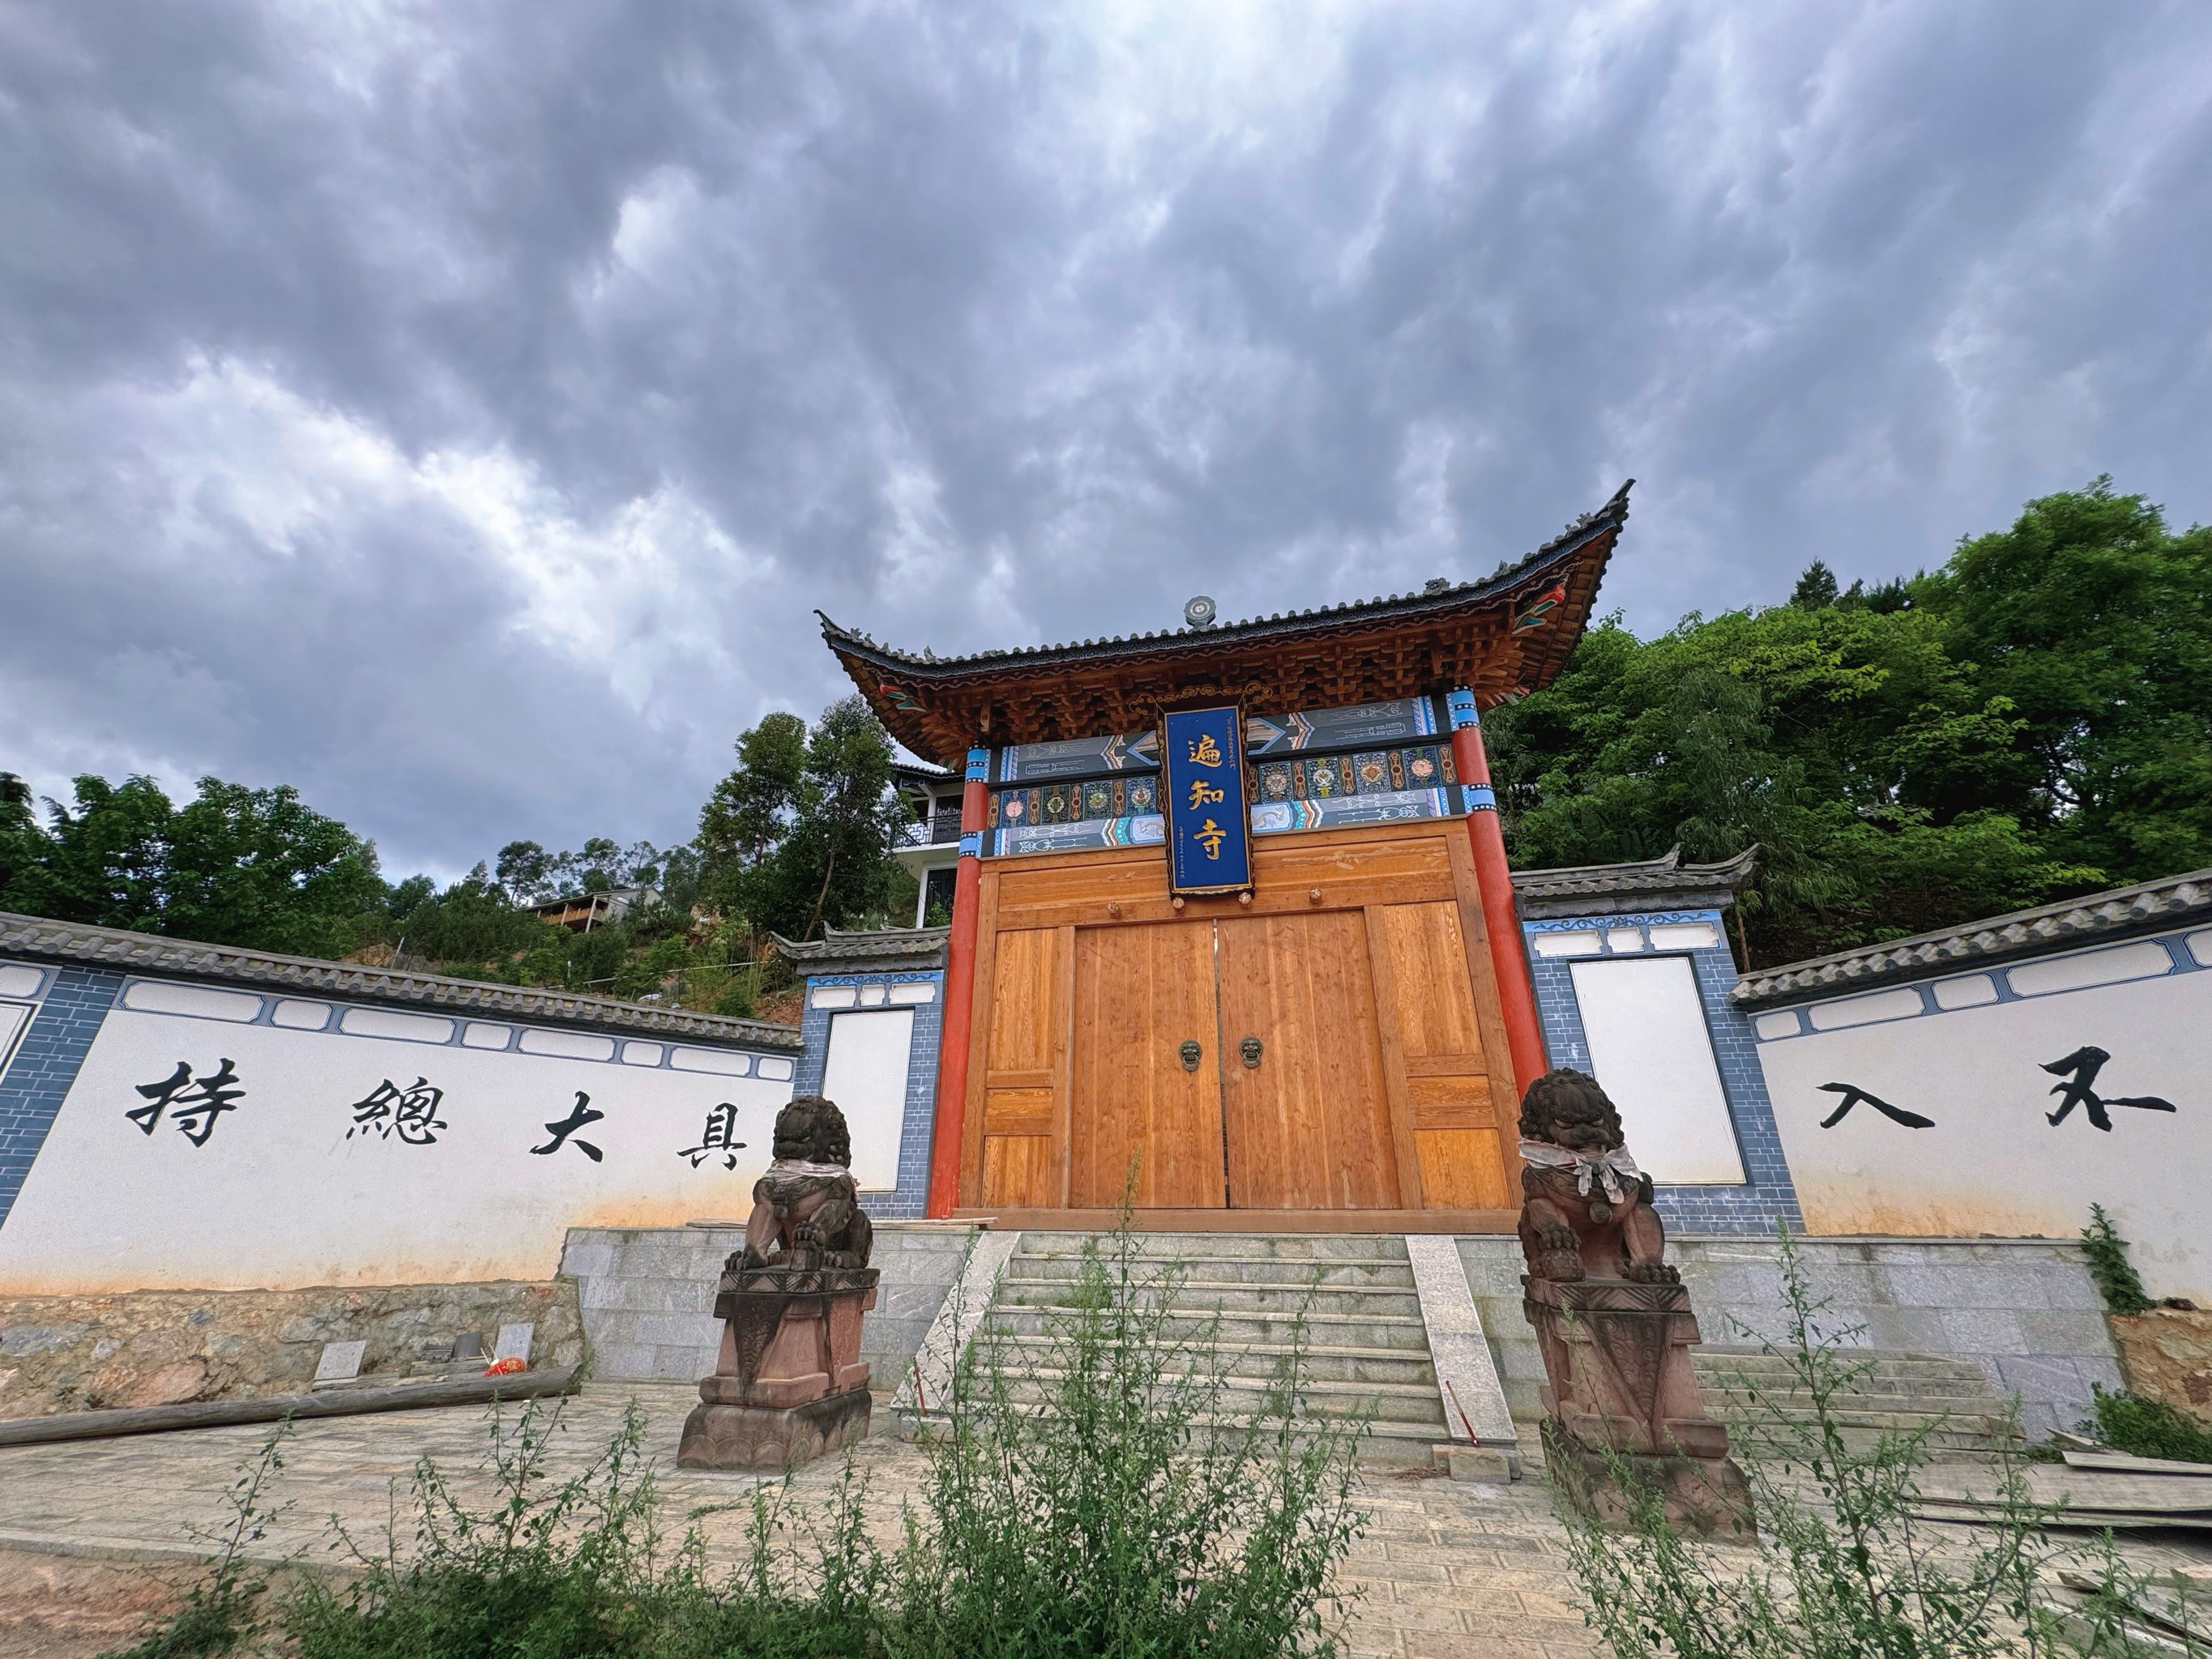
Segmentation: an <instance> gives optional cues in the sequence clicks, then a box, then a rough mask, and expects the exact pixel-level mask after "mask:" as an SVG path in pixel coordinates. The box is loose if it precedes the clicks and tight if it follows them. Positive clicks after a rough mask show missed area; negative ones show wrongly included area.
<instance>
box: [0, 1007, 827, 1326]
mask: <svg viewBox="0 0 2212 1659" xmlns="http://www.w3.org/2000/svg"><path fill="white" fill-rule="evenodd" d="M344 1012H345V1014H347V1015H353V1014H358V1013H362V1012H376V1013H386V1014H388V1013H390V1012H393V1011H388V1010H364V1009H361V1008H347V1009H345V1010H344ZM356 1024H357V1022H356V1021H353V1020H351V1019H344V1020H342V1021H341V1022H340V1029H336V1030H329V1031H307V1030H280V1029H277V1028H275V1027H273V1026H270V1025H255V1024H234V1023H229V1022H227V1021H222V1020H216V1019H209V1018H189V1017H181V1016H178V1015H172V1014H161V1013H153V1012H139V1011H137V1010H135V1009H130V1008H118V1009H117V1010H115V1011H114V1012H111V1013H110V1014H109V1015H108V1017H107V1019H106V1023H105V1024H103V1025H102V1026H101V1028H100V1034H99V1036H97V1037H96V1038H95V1039H94V1042H93V1045H92V1048H91V1050H90V1052H89V1053H88V1054H87V1055H86V1057H85V1061H84V1065H83V1067H82V1071H81V1072H80V1073H79V1074H78V1076H77V1079H76V1083H75V1084H74V1085H73V1086H72V1087H71V1088H70V1092H69V1095H68V1097H67V1098H66V1099H65V1100H64V1102H63V1104H62V1108H61V1110H60V1112H59V1113H58V1115H57V1116H56V1118H55V1121H54V1124H53V1127H52V1130H51V1131H50V1133H48V1135H47V1137H46V1142H45V1144H44V1146H42V1147H41V1148H40V1152H39V1154H38V1157H37V1158H36V1160H35V1161H34V1162H33V1164H32V1166H31V1170H30V1174H29V1176H27V1179H26V1180H25V1182H24V1185H23V1188H22V1191H21V1194H20V1195H19V1196H18V1197H17V1199H16V1200H15V1206H14V1207H13V1208H12V1209H11V1210H10V1211H9V1214H8V1217H7V1218H6V1220H5V1221H4V1222H0V1292H4V1293H13V1294H22V1295H36V1294H49V1293H82V1292H89V1291H106V1290H130V1289H152V1288H163V1287H177V1288H183V1287H191V1288H201V1289H243V1288H252V1287H266V1288H284V1287H291V1286H299V1285H345V1284H379V1283H400V1282H409V1283H436V1282H450V1281H458V1280H483V1279H546V1278H550V1276H551V1275H552V1273H554V1271H555V1268H556V1265H557V1263H558V1261H559V1259H560V1253H561V1245H562V1237H563V1235H564V1233H565V1232H566V1231H567V1230H568V1228H570V1227H571V1226H592V1225H599V1226H651V1225H671V1224H674V1225H681V1224H682V1223H683V1222H684V1221H687V1220H690V1219H692V1218H696V1217H703V1216H714V1215H743V1214H744V1213H745V1212H746V1211H747V1210H748V1209H749V1208H750V1193H751V1189H752V1183H753V1182H754V1181H755V1180H756V1179H757V1178H758V1176H759V1175H760V1173H761V1171H762V1170H763V1168H765V1166H766V1164H767V1161H768V1158H769V1140H770V1133H769V1131H770V1127H771V1125H772V1123H773V1121H774V1118H775V1112H776V1110H777V1109H778V1108H779V1107H781V1105H782V1104H783V1103H784V1102H785V1101H787V1100H788V1099H789V1098H790V1095H791V1085H790V1082H789V1078H790V1068H789V1062H788V1061H787V1060H781V1061H780V1063H778V1064H777V1065H776V1066H775V1069H776V1070H778V1071H780V1072H781V1073H783V1076H782V1078H781V1079H780V1080H773V1081H771V1080H769V1079H763V1078H759V1077H750V1078H738V1077H726V1076H715V1075H713V1074H711V1073H704V1072H684V1071H676V1070H673V1069H647V1068H643V1067H639V1066H625V1065H619V1064H607V1063H598V1062H593V1061H591V1060H580V1059H573V1058H567V1057H562V1056H560V1055H553V1054H526V1053H521V1052H516V1051H513V1050H504V1051H492V1050H485V1049H480V1048H463V1047H459V1046H452V1047H445V1048H435V1047H431V1046H428V1045H427V1044H425V1043H424V1042H421V1041H420V1040H419V1039H417V1040H412V1041H410V1040H408V1038H407V1037H406V1036H398V1035H396V1034H395V1035H393V1036H352V1035H347V1034H346V1030H348V1029H350V1028H353V1027H355V1026H356ZM393 1029H394V1030H395V1032H396V1030H397V1028H393ZM524 1029H525V1030H530V1029H532V1028H524ZM702 1052H703V1051H702ZM225 1060H228V1061H229V1062H230V1064H231V1067H232V1071H233V1073H234V1077H235V1079H236V1080H235V1082H233V1083H228V1084H227V1085H225V1088H224V1092H226V1093H228V1091H230V1090H237V1091H240V1093H239V1094H238V1095H237V1097H236V1098H235V1100H234V1102H232V1103H231V1104H232V1109H230V1110H228V1111H226V1112H223V1113H222V1114H221V1115H219V1116H217V1117H216V1118H215V1119H214V1120H213V1122H212V1127H210V1129H209V1130H208V1133H206V1136H205V1139H204V1144H199V1145H195V1144H194V1139H193V1137H192V1135H191V1134H188V1133H185V1132H183V1131H182V1130H180V1128H179V1108H180V1107H183V1106H185V1105H187V1104H188V1103H189V1101H188V1097H189V1096H190V1095H191V1093H192V1092H193V1088H196V1087H197V1083H198V1081H199V1080H200V1079H205V1078H208V1077H210V1076H211V1075H218V1074H219V1073H220V1070H221V1067H222V1063H223V1061H225ZM765 1063H766V1062H763V1064H765ZM179 1064H183V1065H185V1066H189V1067H190V1068H191V1077H192V1079H193V1086H192V1087H188V1088H186V1089H185V1090H183V1091H181V1092H180V1095H179V1098H177V1099H175V1100H173V1101H172V1102H171V1103H169V1104H168V1106H167V1108H165V1109H163V1111H162V1113H161V1116H160V1117H158V1118H156V1119H155V1120H154V1121H153V1122H152V1124H151V1127H150V1128H142V1127H141V1125H140V1123H139V1122H137V1121H133V1120H132V1119H131V1118H130V1117H129V1116H127V1115H126V1114H127V1113H129V1112H131V1111H132V1110H134V1109H145V1108H148V1107H149V1105H151V1104H154V1103H153V1102H151V1101H149V1097H147V1096H146V1095H145V1094H144V1093H143V1092H142V1090H143V1089H144V1088H147V1087H152V1086H155V1085H161V1084H162V1083H164V1082H165V1081H166V1080H167V1079H170V1078H171V1077H173V1074H174V1073H175V1072H176V1069H177V1067H178V1066H179ZM417 1079H421V1080H422V1085H423V1086H424V1087H425V1088H427V1089H436V1090H440V1091H442V1093H441V1096H440V1097H439V1098H438V1100H437V1102H436V1104H435V1111H434V1115H435V1117H436V1118H437V1119H438V1120H440V1121H441V1123H442V1126H443V1127H438V1128H436V1129H435V1130H425V1131H420V1132H418V1133H422V1134H427V1135H428V1136H430V1137H431V1138H430V1139H427V1140H425V1141H422V1142H419V1143H417V1142H410V1141H409V1140H407V1139H402V1138H401V1136H400V1135H399V1134H398V1133H378V1132H377V1130H376V1128H375V1127H374V1125H373V1124H372V1125H367V1126H365V1125H363V1124H362V1123H361V1122H359V1121H357V1111H356V1103H360V1102H363V1101H366V1100H368V1098H369V1097H371V1096H372V1095H374V1093H375V1092H376V1091H378V1089H379V1087H380V1085H386V1084H389V1085H391V1086H392V1089H393V1090H395V1091H408V1090H410V1089H411V1088H412V1087H413V1086H414V1085H416V1080H417ZM579 1095H583V1096H586V1097H588V1106H587V1109H588V1110H589V1111H592V1112H594V1113H599V1114H602V1115H601V1116H599V1117H598V1118H596V1119H594V1120H593V1121H591V1122H589V1123H587V1124H585V1125H582V1126H580V1127H578V1128H577V1129H575V1130H574V1132H573V1133H571V1134H570V1135H569V1136H568V1139H567V1141H566V1143H565V1144H562V1145H561V1146H557V1147H556V1148H555V1149H554V1150H552V1151H550V1152H544V1153H538V1152H534V1151H533V1149H534V1148H537V1147H540V1146H550V1145H551V1144H552V1142H553V1141H554V1139H555V1136H554V1135H553V1134H552V1133H550V1131H549V1130H548V1128H547V1125H549V1124H551V1123H556V1122H559V1121H562V1120H564V1119H566V1118H567V1117H568V1116H569V1115H571V1113H572V1111H573V1110H574V1109H575V1107H576V1105H577V1097H578V1096H579ZM721 1103H729V1104H730V1105H731V1106H732V1107H733V1108H734V1109H735V1112H734V1117H735V1133H734V1135H733V1136H732V1138H733V1139H737V1140H739V1141H742V1142H744V1143H745V1145H744V1148H743V1150H741V1151H738V1152H736V1153H735V1154H734V1156H735V1158H736V1164H735V1167H734V1168H732V1167H729V1166H728V1158H727V1156H726V1155H725V1154H722V1153H720V1152H713V1153H708V1154H707V1155H704V1156H702V1157H700V1158H697V1159H696V1162H695V1161H694V1159H693V1158H691V1157H690V1156H687V1155H686V1154H687V1152H690V1150H691V1149H696V1148H698V1147H699V1146H701V1145H702V1142H703V1140H704V1139H705V1138H706V1127H707V1122H708V1117H709V1115H710V1114H712V1113H713V1111H714V1108H716V1107H717V1106H718V1105H720V1104H721ZM184 1121H185V1122H186V1123H188V1124H192V1125H193V1126H194V1128H195V1133H196V1132H197V1123H198V1122H199V1121H200V1120H195V1119H192V1118H191V1117H189V1116H187V1117H185V1120H184ZM385 1121H386V1123H387V1124H389V1122H390V1121H391V1120H389V1119H386V1120H385ZM584 1142H589V1143H590V1144H591V1145H592V1146H593V1147H595V1148H597V1149H598V1151H599V1158H592V1157H591V1156H590V1155H589V1154H587V1153H586V1152H585V1151H584V1150H583V1146H582V1143H584Z"/></svg>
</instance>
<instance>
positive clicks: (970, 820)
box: [924, 749, 991, 1218]
mask: <svg viewBox="0 0 2212 1659" xmlns="http://www.w3.org/2000/svg"><path fill="white" fill-rule="evenodd" d="M989 763H990V751H989V750H987V749H970V750H969V751H968V787H966V789H964V790H963V792H962V793H961V796H960V862H959V863H958V864H957V866H954V874H953V878H952V937H951V939H950V940H949V941H947V944H946V947H945V1028H944V1030H943V1032H942V1033H941V1034H940V1035H939V1038H938V1048H937V1121H936V1126H935V1127H934V1128H933V1130H932V1131H931V1133H930V1141H929V1201H928V1203H927V1206H925V1210H924V1213H926V1214H927V1215H930V1216H933V1217H938V1218H942V1217H945V1216H948V1215H951V1213H952V1206H954V1205H955V1204H957V1203H958V1202H959V1201H960V1142H961V1139H962V1130H963V1127H965V1125H966V1122H967V1117H968V1025H969V1011H970V1010H971V1009H973V1007H974V1006H975V912H976V909H977V908H978V906H979V905H980V903H981V896H982V884H983V820H984V818H985V817H987V815H988V813H989V811H990V810H991V800H990V791H989V790H988V789H987V787H985V785H984V779H983V774H984V771H985V769H986V768H987V766H988V764H989Z"/></svg>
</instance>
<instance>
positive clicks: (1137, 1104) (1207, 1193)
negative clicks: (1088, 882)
mask: <svg viewBox="0 0 2212 1659" xmlns="http://www.w3.org/2000/svg"><path fill="white" fill-rule="evenodd" d="M1074 1024H1075V1030H1074V1034H1073V1035H1074V1051H1075V1052H1074V1066H1073V1112H1072V1114H1071V1122H1070V1126H1069V1127H1070V1139H1071V1140H1072V1142H1073V1145H1072V1147H1071V1163H1070V1170H1069V1182H1068V1188H1069V1190H1068V1199H1067V1201H1068V1202H1069V1203H1070V1204H1072V1205H1073V1206H1075V1207H1077V1208H1078V1209H1111V1208H1113V1207H1114V1206H1115V1205H1117V1204H1119V1203H1120V1202H1121V1193H1122V1188H1123V1187H1124V1185H1125V1184H1126V1183H1127V1182H1128V1181H1129V1180H1130V1175H1131V1167H1132V1164H1134V1167H1135V1183H1136V1184H1135V1188H1134V1192H1133V1203H1134V1204H1135V1206H1137V1207H1138V1208H1139V1209H1218V1208H1220V1207H1221V1204H1222V1194H1223V1188H1222V1163H1221V1082H1220V1078H1221V1073H1220V1072H1219V1070H1218V1052H1217V1051H1218V1048H1219V1039H1218V1036H1217V1032H1216V1024H1217V1022H1216V1019H1215V1015H1214V999H1213V924H1212V922H1210V921H1183V922H1168V923H1161V924H1148V925H1144V926H1139V927H1079V928H1077V929H1076V930H1075V1008H1074ZM1186 1043H1195V1044H1196V1045H1197V1053H1196V1058H1195V1063H1194V1064H1193V1063H1186V1056H1185V1051H1184V1045H1185V1044H1186Z"/></svg>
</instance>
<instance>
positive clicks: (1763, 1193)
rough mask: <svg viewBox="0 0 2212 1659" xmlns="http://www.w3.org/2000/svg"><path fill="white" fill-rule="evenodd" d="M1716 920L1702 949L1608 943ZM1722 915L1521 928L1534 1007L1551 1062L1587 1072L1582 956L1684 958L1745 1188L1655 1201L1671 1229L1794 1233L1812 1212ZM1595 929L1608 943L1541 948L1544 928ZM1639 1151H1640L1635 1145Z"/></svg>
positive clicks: (1573, 920)
mask: <svg viewBox="0 0 2212 1659" xmlns="http://www.w3.org/2000/svg"><path fill="white" fill-rule="evenodd" d="M1697 921H1702V922H1706V923H1709V924H1711V927H1712V929H1713V939H1714V943H1713V944H1712V945H1710V946H1707V947H1705V948H1703V949H1693V950H1686V951H1685V950H1675V949H1668V948H1663V947H1662V948H1659V949H1652V950H1638V951H1634V952H1616V951H1613V948H1612V946H1611V945H1604V944H1602V941H1603V939H1604V935H1605V933H1606V932H1607V930H1608V929H1613V928H1622V929H1626V928H1634V929H1636V930H1637V932H1638V940H1639V943H1642V942H1644V941H1646V940H1648V939H1649V935H1648V934H1646V933H1644V929H1645V928H1647V927H1650V926H1652V925H1653V924H1654V923H1656V924H1659V925H1662V926H1664V925H1666V924H1668V923H1670V922H1697ZM1723 926H1724V922H1723V917H1722V915H1721V913H1720V912H1719V911H1718V910H1666V911H1639V912H1636V913H1633V914H1630V915H1588V916H1560V917H1547V918H1546V919H1545V920H1543V921H1532V922H1525V923H1523V924H1522V939H1523V942H1524V943H1525V944H1526V945H1527V947H1528V971H1529V975H1530V977H1532V978H1533V979H1534V981H1535V982H1536V1012H1537V1016H1538V1018H1540V1019H1541V1020H1542V1022H1543V1025H1544V1043H1545V1046H1546V1047H1547V1048H1549V1049H1550V1050H1551V1056H1552V1064H1553V1065H1554V1066H1573V1067H1575V1069H1576V1070H1577V1071H1583V1072H1587V1071H1589V1069H1590V1058H1589V1038H1588V1036H1586V1035H1585V1034H1584V1032H1583V1017H1582V1007H1581V1005H1580V1004H1579V1003H1577V1001H1576V1000H1575V983H1574V978H1573V975H1572V973H1571V967H1572V964H1573V963H1576V962H1578V961H1579V962H1588V961H1591V960H1600V961H1601V960H1603V959H1604V958H1605V957H1608V956H1614V955H1624V954H1633V955H1636V956H1644V957H1662V956H1677V957H1686V958H1687V959H1688V961H1689V963H1690V973H1691V976H1692V978H1693V979H1694V980H1695V981H1696V982H1697V987H1698V1000H1699V1002H1700V1003H1701V1004H1702V1005H1703V1006H1704V1008H1705V1034H1706V1036H1708V1037H1709V1038H1710V1039H1711V1042H1712V1045H1713V1059H1714V1061H1715V1063H1716V1064H1717V1066H1718V1067H1719V1070H1720V1074H1721V1091H1722V1093H1723V1095H1724V1096H1725V1097H1727V1100H1728V1109H1729V1121H1730V1122H1731V1123H1733V1125H1734V1126H1735V1139H1736V1146H1737V1148H1738V1149H1739V1150H1740V1151H1741V1152H1742V1154H1743V1168H1744V1174H1745V1176H1746V1177H1747V1179H1746V1180H1745V1182H1743V1184H1742V1185H1741V1186H1735V1185H1731V1186H1725V1187H1722V1186H1711V1187H1707V1186H1699V1187H1687V1186H1664V1187H1661V1188H1658V1190H1657V1192H1656V1194H1655V1202H1654V1207H1655V1208H1656V1209H1657V1211H1658V1212H1659V1214H1660V1217H1661V1218H1662V1219H1663V1220H1664V1221H1665V1222H1666V1223H1667V1225H1668V1228H1669V1229H1671V1230H1672V1231H1675V1232H1678V1233H1771V1232H1772V1231H1774V1229H1775V1226H1776V1225H1777V1224H1778V1223H1781V1222H1785V1221H1786V1222H1788V1223H1789V1224H1790V1229H1791V1231H1799V1232H1802V1231H1803V1230H1804V1225H1805V1218H1804V1216H1803V1215H1802V1213H1801V1212H1800V1211H1799V1210H1798V1207H1797V1189H1796V1185H1795V1184H1794V1183H1793V1182H1791V1180H1790V1165H1789V1164H1788V1162H1787V1160H1785V1159H1784V1157H1783V1155H1782V1137H1781V1135H1780V1133H1778V1131H1777V1130H1776V1128H1775V1127H1774V1106H1773V1103H1772V1102H1771V1101H1770V1100H1769V1099H1768V1098H1767V1096H1766V1078H1765V1073H1762V1072H1761V1071H1760V1070H1759V1055H1758V1046H1759V1045H1758V1042H1757V1039H1756V1038H1755V1037H1754V1036H1753V1033H1752V1029H1751V1021H1750V1019H1749V1018H1747V1016H1746V1015H1745V1014H1744V1013H1743V1012H1741V1010H1740V1009H1738V1008H1736V1007H1735V1006H1733V1005H1732V1004H1731V1003H1730V1002H1729V1000H1728V994H1729V991H1730V990H1731V989H1732V988H1734V987H1735V982H1736V978H1737V975H1736V968H1735V959H1734V958H1733V957H1730V956H1729V950H1728V945H1727V943H1726V937H1727V936H1726V934H1725V933H1723ZM1586 932H1594V933H1596V934H1597V935H1598V937H1599V939H1600V940H1601V949H1600V950H1598V951H1593V952H1591V953H1590V954H1589V955H1588V956H1583V957H1544V956H1539V955H1537V954H1536V939H1537V936H1538V935H1539V934H1540V933H1586ZM1629 1150H1630V1151H1631V1152H1633V1151H1634V1150H1635V1149H1634V1148H1633V1147H1631V1148H1630V1149H1629Z"/></svg>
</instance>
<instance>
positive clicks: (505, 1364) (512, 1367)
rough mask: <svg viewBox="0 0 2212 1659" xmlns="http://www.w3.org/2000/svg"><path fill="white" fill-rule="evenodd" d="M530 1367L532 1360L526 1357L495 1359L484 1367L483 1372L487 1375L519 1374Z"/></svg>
mask: <svg viewBox="0 0 2212 1659" xmlns="http://www.w3.org/2000/svg"><path fill="white" fill-rule="evenodd" d="M529 1369H530V1362H529V1361H528V1360H526V1359H514V1358H507V1359H495V1360H493V1361H492V1362H491V1364H489V1365H487V1366H485V1367H484V1371H483V1374H484V1375H485V1376H520V1375H521V1374H522V1373H523V1372H524V1371H526V1370H529Z"/></svg>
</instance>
